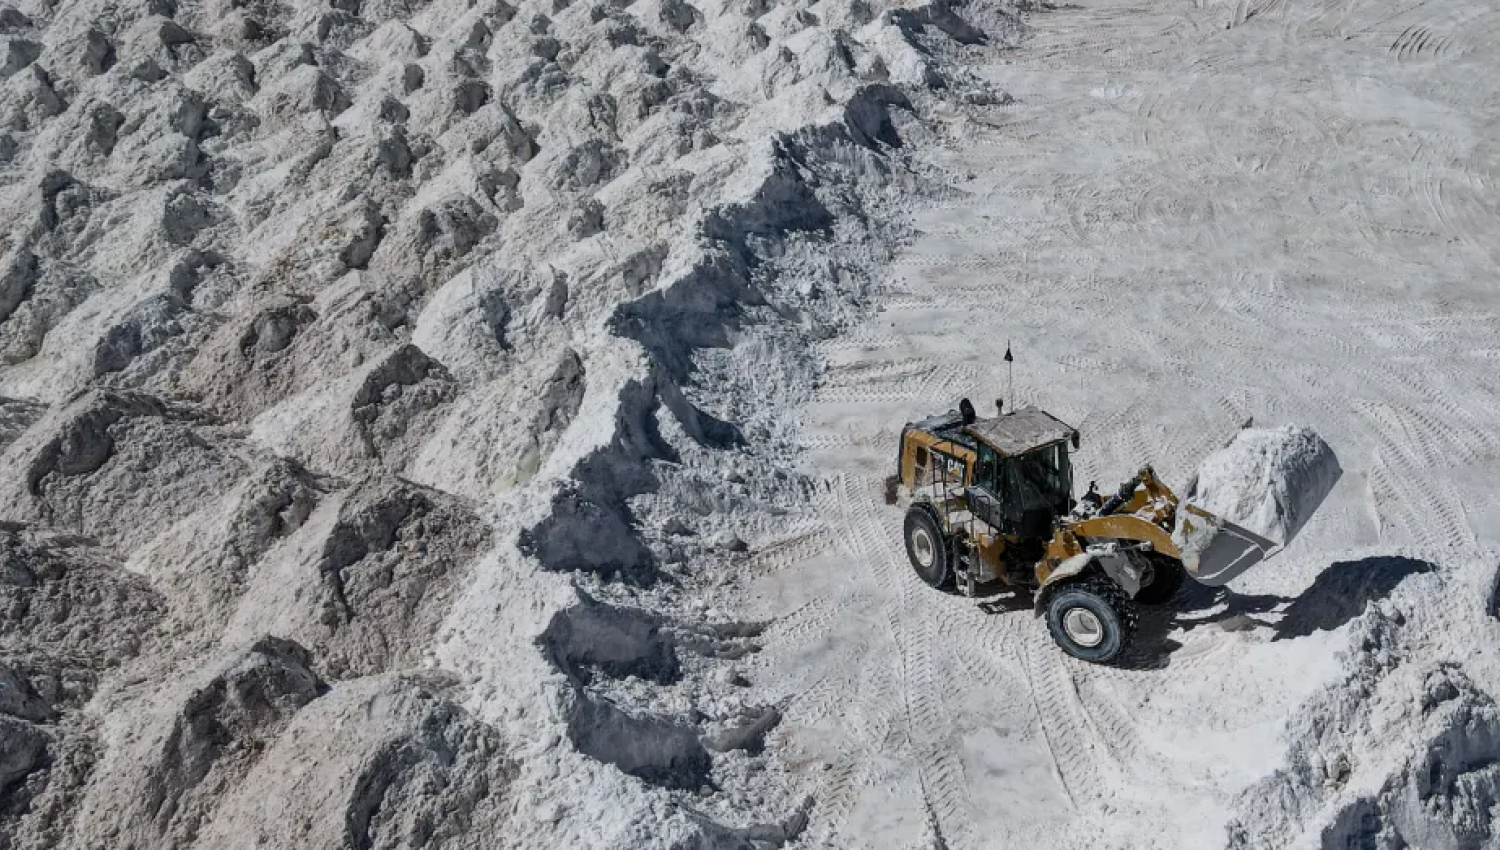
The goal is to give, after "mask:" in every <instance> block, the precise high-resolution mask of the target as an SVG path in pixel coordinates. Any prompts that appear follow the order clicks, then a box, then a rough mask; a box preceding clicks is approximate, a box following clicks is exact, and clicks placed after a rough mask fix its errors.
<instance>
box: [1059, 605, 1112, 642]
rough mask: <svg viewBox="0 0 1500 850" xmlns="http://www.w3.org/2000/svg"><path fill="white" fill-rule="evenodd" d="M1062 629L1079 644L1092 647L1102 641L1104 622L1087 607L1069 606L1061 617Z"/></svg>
mask: <svg viewBox="0 0 1500 850" xmlns="http://www.w3.org/2000/svg"><path fill="white" fill-rule="evenodd" d="M1062 627H1063V631H1064V632H1067V634H1068V639H1069V640H1072V641H1073V642H1074V643H1076V644H1078V645H1079V646H1083V647H1089V648H1093V647H1096V646H1098V645H1099V644H1101V643H1103V642H1104V622H1103V621H1102V620H1100V619H1099V615H1098V614H1095V613H1094V612H1093V611H1090V610H1089V609H1087V608H1081V607H1080V608H1069V609H1068V611H1067V613H1066V614H1063V618H1062Z"/></svg>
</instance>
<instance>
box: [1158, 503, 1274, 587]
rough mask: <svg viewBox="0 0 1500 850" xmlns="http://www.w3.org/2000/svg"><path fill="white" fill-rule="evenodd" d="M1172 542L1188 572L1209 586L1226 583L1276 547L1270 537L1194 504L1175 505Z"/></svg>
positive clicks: (1262, 558) (1197, 580) (1263, 558)
mask: <svg viewBox="0 0 1500 850" xmlns="http://www.w3.org/2000/svg"><path fill="white" fill-rule="evenodd" d="M1172 542H1173V543H1176V544H1177V550H1178V552H1179V554H1180V556H1181V558H1182V565H1183V566H1184V567H1187V571H1188V575H1190V576H1192V577H1193V580H1194V581H1196V582H1198V583H1199V584H1205V585H1208V586H1209V587H1219V586H1221V585H1224V584H1228V583H1229V582H1230V581H1233V580H1234V579H1235V578H1237V577H1238V576H1240V575H1241V574H1242V573H1244V572H1245V571H1246V570H1248V569H1250V568H1251V567H1253V566H1255V565H1256V564H1258V563H1260V562H1261V561H1263V560H1265V558H1266V556H1268V555H1270V554H1272V553H1273V552H1275V551H1276V550H1277V549H1278V547H1277V545H1276V544H1275V543H1274V542H1273V541H1270V540H1267V539H1266V538H1264V537H1261V536H1260V535H1258V534H1256V533H1255V532H1253V531H1250V530H1249V529H1247V528H1244V527H1242V526H1238V525H1235V524H1234V523H1232V522H1230V521H1229V520H1226V519H1222V518H1220V517H1217V516H1214V515H1213V514H1211V513H1209V512H1208V511H1205V510H1203V509H1201V508H1199V507H1197V506H1196V505H1182V506H1180V507H1179V508H1178V512H1177V528H1176V529H1175V530H1174V531H1173V532H1172Z"/></svg>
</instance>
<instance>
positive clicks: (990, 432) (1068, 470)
mask: <svg viewBox="0 0 1500 850" xmlns="http://www.w3.org/2000/svg"><path fill="white" fill-rule="evenodd" d="M964 432H965V434H966V436H968V437H970V438H971V439H972V440H973V441H974V444H975V458H974V474H973V477H972V480H971V481H970V485H971V487H970V490H969V504H970V507H971V510H973V512H974V513H975V515H976V516H978V517H980V518H981V519H983V520H985V521H986V522H987V523H989V524H990V525H991V526H994V527H995V528H997V529H999V530H1000V531H1001V532H1002V533H1004V534H1006V535H1008V536H1010V537H1016V538H1020V539H1022V540H1039V539H1046V538H1048V537H1050V536H1051V534H1052V523H1053V520H1054V519H1056V518H1057V517H1059V516H1065V515H1066V514H1067V513H1068V512H1069V511H1071V510H1072V509H1073V504H1074V502H1073V467H1072V463H1071V460H1070V458H1069V454H1068V447H1069V444H1070V443H1071V444H1072V445H1073V446H1074V447H1077V445H1078V432H1077V431H1076V430H1074V429H1073V428H1072V427H1071V426H1069V425H1067V424H1065V423H1063V422H1061V421H1060V420H1058V419H1056V418H1054V417H1053V416H1051V415H1050V414H1048V413H1045V412H1043V411H1041V410H1037V409H1035V408H1027V409H1022V410H1017V411H1013V412H1011V413H1005V414H1001V415H1000V416H996V417H994V418H991V419H977V420H975V421H973V422H971V423H969V424H968V425H966V426H965V427H964Z"/></svg>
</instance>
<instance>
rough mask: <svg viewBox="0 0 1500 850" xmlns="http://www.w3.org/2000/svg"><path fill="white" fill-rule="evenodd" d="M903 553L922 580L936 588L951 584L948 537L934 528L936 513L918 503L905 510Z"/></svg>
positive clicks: (951, 572) (951, 568)
mask: <svg viewBox="0 0 1500 850" xmlns="http://www.w3.org/2000/svg"><path fill="white" fill-rule="evenodd" d="M905 537H906V557H907V558H908V559H909V560H910V561H911V566H912V569H914V570H916V571H917V575H918V576H919V577H921V579H922V581H925V582H927V583H928V584H930V585H932V586H933V587H936V588H938V589H940V590H943V589H947V588H949V587H952V586H953V566H952V564H950V563H949V560H950V559H949V554H948V541H947V538H946V537H944V536H943V532H942V530H941V529H940V528H938V521H937V517H934V516H933V515H932V512H931V511H929V510H927V509H926V508H923V507H921V506H919V505H913V506H912V507H911V508H910V509H909V510H907V512H906V525H905Z"/></svg>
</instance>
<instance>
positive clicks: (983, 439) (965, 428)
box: [908, 407, 1077, 455]
mask: <svg viewBox="0 0 1500 850" xmlns="http://www.w3.org/2000/svg"><path fill="white" fill-rule="evenodd" d="M908 427H912V428H918V429H921V430H923V431H926V432H928V433H930V434H933V435H935V436H937V437H939V438H941V439H944V440H951V441H952V442H953V443H955V444H956V445H960V446H963V447H965V448H967V449H969V450H971V451H972V450H974V449H977V448H978V447H979V444H980V443H984V444H986V445H988V446H989V447H991V448H993V449H994V450H995V451H997V452H999V453H1000V454H1003V455H1016V454H1021V453H1022V452H1026V451H1030V450H1031V449H1035V448H1040V447H1041V446H1046V445H1051V444H1052V443H1056V442H1059V441H1062V440H1068V439H1072V437H1073V435H1074V434H1075V433H1076V432H1077V429H1075V428H1074V427H1073V426H1071V425H1069V424H1067V423H1066V422H1063V421H1062V420H1061V419H1058V418H1057V417H1055V416H1053V415H1052V414H1050V413H1047V412H1046V411H1043V410H1039V409H1037V408H1035V407H1023V408H1020V409H1019V410H1012V411H1011V412H1009V413H1004V414H1001V415H999V416H994V417H991V418H989V419H975V420H974V421H973V422H971V423H970V424H968V425H965V424H964V422H963V416H962V415H960V414H959V412H958V411H957V410H950V411H948V412H947V413H940V414H938V415H937V416H929V417H928V418H926V419H923V420H921V421H920V422H913V423H911V424H910V425H909V426H908Z"/></svg>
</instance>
